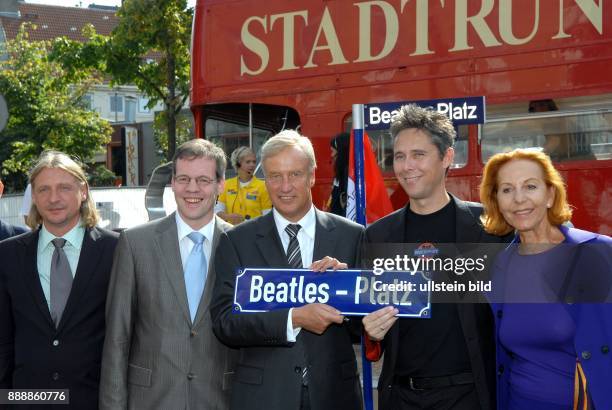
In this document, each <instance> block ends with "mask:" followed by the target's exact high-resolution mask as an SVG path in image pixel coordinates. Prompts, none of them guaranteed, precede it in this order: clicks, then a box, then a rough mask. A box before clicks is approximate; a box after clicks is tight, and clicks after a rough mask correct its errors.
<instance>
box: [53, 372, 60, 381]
mask: <svg viewBox="0 0 612 410" xmlns="http://www.w3.org/2000/svg"><path fill="white" fill-rule="evenodd" d="M51 378H52V379H53V380H59V378H60V374H59V373H58V372H53V374H52V375H51Z"/></svg>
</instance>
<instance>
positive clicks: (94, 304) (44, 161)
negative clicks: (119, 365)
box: [0, 151, 117, 409]
mask: <svg viewBox="0 0 612 410" xmlns="http://www.w3.org/2000/svg"><path fill="white" fill-rule="evenodd" d="M30 183H31V184H32V204H33V205H32V207H31V210H30V214H29V215H28V218H27V222H28V225H29V226H30V227H31V228H32V232H30V233H27V234H24V235H21V236H18V237H15V238H11V239H8V240H6V241H3V242H2V243H1V244H0V260H1V261H2V264H1V266H0V388H3V389H19V390H23V389H46V390H60V389H68V390H69V402H70V403H69V404H68V405H67V406H65V407H64V406H62V408H66V409H96V408H97V406H98V383H99V380H100V360H101V357H102V344H103V342H104V332H105V326H104V306H105V303H106V292H107V287H108V281H109V276H110V270H111V265H112V260H113V253H114V250H115V245H116V243H117V234H115V233H113V232H110V231H106V230H104V229H100V228H98V227H96V223H97V222H98V221H99V216H98V213H97V211H96V208H95V204H94V202H93V200H92V199H91V195H90V192H89V186H88V184H87V179H86V176H85V173H84V171H83V169H82V167H81V166H80V165H79V164H78V163H77V162H76V161H74V160H73V159H72V158H70V157H69V156H68V155H66V154H64V153H62V152H58V151H45V152H43V153H42V154H41V156H40V158H39V159H38V161H37V163H36V164H35V166H34V168H33V169H32V171H31V173H30ZM24 408H27V407H24Z"/></svg>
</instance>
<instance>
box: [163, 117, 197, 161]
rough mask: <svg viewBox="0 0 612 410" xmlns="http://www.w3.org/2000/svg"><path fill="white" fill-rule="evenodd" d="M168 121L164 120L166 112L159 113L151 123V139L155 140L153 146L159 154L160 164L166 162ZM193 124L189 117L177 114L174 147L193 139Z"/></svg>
mask: <svg viewBox="0 0 612 410" xmlns="http://www.w3.org/2000/svg"><path fill="white" fill-rule="evenodd" d="M167 124H168V121H167V119H166V112H165V111H164V112H160V113H158V114H157V115H156V116H155V120H154V121H153V138H154V139H155V145H156V146H157V149H158V150H159V152H160V154H161V155H160V156H161V158H160V164H163V163H165V162H168V161H167V158H168V128H167ZM193 137H194V135H193V124H192V122H191V119H190V117H189V115H185V114H182V113H181V114H179V115H178V116H177V117H176V145H177V146H179V145H181V144H182V143H183V142H187V141H189V140H190V139H193Z"/></svg>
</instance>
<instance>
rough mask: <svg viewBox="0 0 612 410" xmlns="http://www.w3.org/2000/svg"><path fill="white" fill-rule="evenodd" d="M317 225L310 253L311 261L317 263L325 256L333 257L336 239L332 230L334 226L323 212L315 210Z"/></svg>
mask: <svg viewBox="0 0 612 410" xmlns="http://www.w3.org/2000/svg"><path fill="white" fill-rule="evenodd" d="M315 215H316V219H317V225H316V228H315V241H314V250H313V253H312V261H313V262H315V261H318V260H320V259H323V258H324V257H325V256H328V255H333V254H334V249H335V248H336V244H337V243H338V239H339V238H336V234H335V232H334V230H335V229H336V224H335V223H334V221H333V220H332V219H331V218H330V217H328V216H327V215H326V214H325V213H324V212H321V211H319V210H318V209H315Z"/></svg>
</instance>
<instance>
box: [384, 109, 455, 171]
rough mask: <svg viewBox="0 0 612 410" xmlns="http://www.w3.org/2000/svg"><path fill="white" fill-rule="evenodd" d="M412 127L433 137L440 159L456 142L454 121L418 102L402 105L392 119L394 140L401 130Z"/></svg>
mask: <svg viewBox="0 0 612 410" xmlns="http://www.w3.org/2000/svg"><path fill="white" fill-rule="evenodd" d="M410 128H414V129H417V130H420V131H423V132H425V134H427V135H428V136H429V138H431V142H432V144H434V145H435V146H436V148H438V151H439V153H440V159H442V158H444V155H445V154H446V151H448V149H449V148H452V146H453V145H454V144H455V138H456V136H457V132H456V131H455V127H453V123H452V121H451V120H450V119H449V118H448V117H447V116H446V115H444V114H441V113H439V112H438V111H436V110H433V109H431V108H422V107H419V106H418V105H416V104H408V105H404V106H402V107H401V108H400V109H399V111H398V113H397V115H395V116H394V117H393V119H392V121H391V128H390V131H391V136H392V137H393V141H395V138H396V137H397V135H398V134H399V133H400V132H402V131H404V130H407V129H410Z"/></svg>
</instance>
